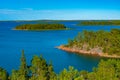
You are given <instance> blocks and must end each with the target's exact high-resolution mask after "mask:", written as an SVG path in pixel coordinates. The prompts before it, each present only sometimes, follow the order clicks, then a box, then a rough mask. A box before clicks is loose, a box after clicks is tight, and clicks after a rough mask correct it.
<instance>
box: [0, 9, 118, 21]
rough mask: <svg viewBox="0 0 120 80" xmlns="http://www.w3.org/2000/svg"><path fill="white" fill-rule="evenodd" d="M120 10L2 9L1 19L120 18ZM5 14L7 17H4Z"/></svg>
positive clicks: (0, 12)
mask: <svg viewBox="0 0 120 80" xmlns="http://www.w3.org/2000/svg"><path fill="white" fill-rule="evenodd" d="M119 14H120V11H114V10H34V9H32V8H23V9H20V10H12V9H0V16H2V18H1V17H0V20H4V19H12V20H16V19H19V20H22V19H23V20H29V19H31V20H32V19H84V20H85V19H120V15H119ZM4 16H5V17H6V18H4Z"/></svg>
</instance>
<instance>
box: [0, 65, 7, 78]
mask: <svg viewBox="0 0 120 80" xmlns="http://www.w3.org/2000/svg"><path fill="white" fill-rule="evenodd" d="M7 79H8V77H7V72H6V70H4V69H3V68H1V67H0V80H7Z"/></svg>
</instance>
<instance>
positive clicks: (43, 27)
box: [15, 24, 66, 30]
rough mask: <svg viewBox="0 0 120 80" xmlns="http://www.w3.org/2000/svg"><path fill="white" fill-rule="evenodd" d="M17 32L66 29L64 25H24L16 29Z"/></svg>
mask: <svg viewBox="0 0 120 80" xmlns="http://www.w3.org/2000/svg"><path fill="white" fill-rule="evenodd" d="M15 29H17V30H46V29H53V30H54V29H66V26H65V25H63V24H22V25H18V26H16V27H15Z"/></svg>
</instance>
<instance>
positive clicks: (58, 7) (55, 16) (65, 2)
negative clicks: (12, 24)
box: [0, 0, 120, 20]
mask: <svg viewBox="0 0 120 80" xmlns="http://www.w3.org/2000/svg"><path fill="white" fill-rule="evenodd" d="M44 19H51V20H116V19H120V0H0V20H44Z"/></svg>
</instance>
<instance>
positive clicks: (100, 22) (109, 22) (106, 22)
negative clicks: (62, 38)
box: [77, 20, 120, 25]
mask: <svg viewBox="0 0 120 80" xmlns="http://www.w3.org/2000/svg"><path fill="white" fill-rule="evenodd" d="M77 25H120V20H90V21H81V22H80V23H78V24H77Z"/></svg>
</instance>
